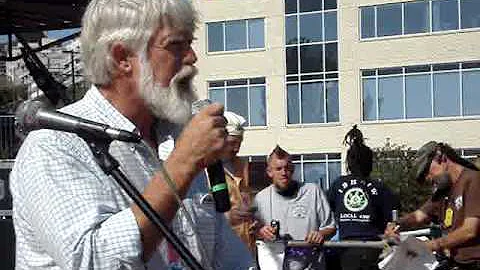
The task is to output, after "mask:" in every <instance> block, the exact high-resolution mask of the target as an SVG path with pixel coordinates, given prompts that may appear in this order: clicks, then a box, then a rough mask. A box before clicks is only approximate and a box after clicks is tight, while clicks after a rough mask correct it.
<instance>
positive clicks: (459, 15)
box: [358, 0, 480, 41]
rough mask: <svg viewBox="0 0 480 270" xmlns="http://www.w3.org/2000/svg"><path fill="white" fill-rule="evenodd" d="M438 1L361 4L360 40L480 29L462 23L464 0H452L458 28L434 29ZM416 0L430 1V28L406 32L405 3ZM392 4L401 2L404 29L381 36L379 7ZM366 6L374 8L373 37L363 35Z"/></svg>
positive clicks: (426, 1)
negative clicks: (454, 4) (379, 32)
mask: <svg viewBox="0 0 480 270" xmlns="http://www.w3.org/2000/svg"><path fill="white" fill-rule="evenodd" d="M437 1H443V0H417V1H408V2H397V3H385V4H378V5H367V6H359V7H358V25H359V26H358V27H359V35H358V38H359V40H360V41H369V40H381V39H388V38H399V37H404V36H406V37H408V36H418V35H435V34H443V33H449V32H463V31H479V30H480V25H479V26H476V27H466V28H464V27H463V25H462V11H461V9H462V2H463V1H464V0H452V1H456V4H457V15H456V16H457V18H456V19H457V28H456V29H446V30H434V29H433V20H434V18H433V14H434V12H433V3H434V2H437ZM465 1H466V0H465ZM416 2H424V3H428V14H427V16H428V18H427V20H428V29H427V30H426V31H424V32H417V33H405V23H406V22H405V19H406V16H405V12H406V11H405V10H406V9H405V5H406V4H411V3H416ZM390 4H401V10H402V14H401V16H402V29H401V34H397V35H386V36H379V35H378V15H377V14H378V7H381V6H384V5H390ZM366 8H374V18H373V20H374V27H375V31H374V36H372V37H363V28H362V20H363V16H362V10H363V9H366Z"/></svg>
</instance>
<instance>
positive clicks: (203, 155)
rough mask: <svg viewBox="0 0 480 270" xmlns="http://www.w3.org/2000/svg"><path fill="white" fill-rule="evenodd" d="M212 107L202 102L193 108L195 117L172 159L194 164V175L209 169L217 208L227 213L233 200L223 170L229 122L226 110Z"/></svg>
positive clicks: (217, 106)
mask: <svg viewBox="0 0 480 270" xmlns="http://www.w3.org/2000/svg"><path fill="white" fill-rule="evenodd" d="M210 103H211V102H210V101H208V100H202V101H198V102H196V103H195V104H193V108H192V109H193V110H192V111H193V113H194V116H193V117H192V119H191V121H190V123H188V125H187V126H186V127H185V128H184V130H183V132H182V134H181V135H180V137H179V138H178V140H177V142H176V144H175V150H174V151H173V152H172V155H171V156H170V158H169V159H171V158H178V159H179V161H181V162H183V163H188V164H193V166H194V167H195V168H196V172H194V174H196V173H198V172H200V170H201V169H203V168H205V167H207V166H208V167H207V172H208V178H209V181H210V189H211V192H212V195H213V199H214V201H215V208H216V210H217V211H218V212H226V211H228V210H229V209H230V198H229V196H228V188H227V184H226V181H225V173H224V171H223V166H222V163H221V161H219V157H220V156H221V154H222V151H223V148H224V147H225V138H226V136H227V133H226V130H225V125H226V122H225V118H224V117H223V106H222V105H221V104H218V103H214V104H210ZM199 104H200V105H199Z"/></svg>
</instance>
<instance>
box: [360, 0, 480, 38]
mask: <svg viewBox="0 0 480 270" xmlns="http://www.w3.org/2000/svg"><path fill="white" fill-rule="evenodd" d="M360 16H361V20H360V21H361V26H360V27H361V29H360V32H361V38H362V39H365V38H376V37H384V36H398V35H408V34H416V33H432V32H439V31H448V30H459V29H468V28H477V27H480V1H478V0H421V1H412V2H403V3H394V4H382V5H376V6H366V7H360Z"/></svg>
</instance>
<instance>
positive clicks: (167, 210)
mask: <svg viewBox="0 0 480 270" xmlns="http://www.w3.org/2000/svg"><path fill="white" fill-rule="evenodd" d="M225 135H226V133H225V122H224V120H223V106H221V105H219V104H213V105H210V106H208V107H207V108H206V109H204V110H202V111H201V112H200V113H198V114H197V115H196V116H195V117H194V118H193V119H192V121H191V122H190V123H189V125H188V126H187V127H186V128H185V129H184V131H183V133H182V135H181V136H180V138H179V139H178V140H177V143H176V145H175V149H174V150H173V152H172V153H171V155H170V157H169V158H168V159H167V160H166V161H165V162H164V168H165V171H166V172H167V174H168V176H169V178H170V179H171V180H172V181H173V182H174V183H175V185H176V187H177V193H178V194H179V195H180V197H182V198H183V196H185V194H186V193H187V191H188V189H189V187H190V184H191V181H192V179H193V178H194V176H195V175H196V174H197V173H198V172H199V171H200V170H201V169H202V168H204V167H205V166H206V165H207V164H209V163H211V162H212V161H213V160H214V159H215V156H217V154H218V153H219V151H220V150H221V149H222V148H223V146H224V140H225ZM143 196H144V197H145V199H146V200H147V201H148V203H149V204H150V205H151V206H152V208H153V209H154V210H155V211H156V212H157V213H158V214H159V215H160V216H161V217H162V218H163V219H164V220H165V221H167V222H170V221H171V220H172V219H173V217H174V216H175V214H176V212H177V209H178V204H177V201H176V199H175V194H174V193H173V192H172V191H171V189H170V188H169V187H168V184H167V183H166V182H165V175H164V174H163V172H158V173H157V174H155V176H154V177H153V179H152V180H151V181H150V183H149V184H148V186H147V187H146V188H145V190H144V193H143ZM132 212H133V214H134V216H135V219H136V220H137V224H138V226H139V229H140V233H141V237H142V243H143V253H144V256H143V257H144V260H145V261H147V260H148V259H149V258H150V257H151V255H152V253H153V252H154V251H155V250H156V247H157V245H158V243H159V242H160V241H161V239H162V236H161V235H160V234H159V233H158V230H157V228H156V227H155V226H154V225H153V224H152V223H151V222H150V220H149V219H148V218H147V217H146V216H145V215H144V214H143V212H142V211H141V210H140V208H139V207H138V206H137V205H133V206H132Z"/></svg>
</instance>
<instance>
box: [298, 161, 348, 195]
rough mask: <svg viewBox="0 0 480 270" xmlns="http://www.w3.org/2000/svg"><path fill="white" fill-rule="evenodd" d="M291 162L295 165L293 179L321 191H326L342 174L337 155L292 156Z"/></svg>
mask: <svg viewBox="0 0 480 270" xmlns="http://www.w3.org/2000/svg"><path fill="white" fill-rule="evenodd" d="M292 160H293V164H294V165H295V172H294V174H293V179H295V180H297V181H299V182H301V183H314V184H317V185H319V186H320V187H321V188H322V189H323V190H327V189H328V188H329V187H330V186H331V184H332V183H333V182H334V181H335V180H336V179H337V178H338V177H340V175H341V172H342V165H341V164H342V162H341V158H340V154H339V153H333V154H332V153H330V154H302V155H292Z"/></svg>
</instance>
